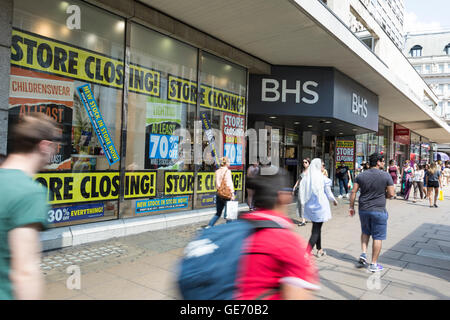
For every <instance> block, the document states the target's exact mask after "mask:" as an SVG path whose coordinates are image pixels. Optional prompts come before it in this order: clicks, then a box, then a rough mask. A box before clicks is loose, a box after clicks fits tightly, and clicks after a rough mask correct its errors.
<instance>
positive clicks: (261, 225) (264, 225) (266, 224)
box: [242, 219, 285, 229]
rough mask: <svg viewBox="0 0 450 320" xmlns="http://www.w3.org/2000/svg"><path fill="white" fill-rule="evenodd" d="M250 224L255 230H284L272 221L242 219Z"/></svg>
mask: <svg viewBox="0 0 450 320" xmlns="http://www.w3.org/2000/svg"><path fill="white" fill-rule="evenodd" d="M242 220H245V221H247V222H248V223H250V224H251V225H252V226H253V228H255V229H285V227H283V226H281V225H280V224H278V223H277V222H275V221H273V220H250V219H242Z"/></svg>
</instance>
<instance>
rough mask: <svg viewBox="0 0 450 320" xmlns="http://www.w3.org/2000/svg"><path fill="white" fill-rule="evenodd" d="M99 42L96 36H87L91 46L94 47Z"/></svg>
mask: <svg viewBox="0 0 450 320" xmlns="http://www.w3.org/2000/svg"><path fill="white" fill-rule="evenodd" d="M96 41H97V36H96V35H95V34H92V33H91V34H90V35H88V36H87V42H88V44H89V45H93V44H94V43H95V42H96Z"/></svg>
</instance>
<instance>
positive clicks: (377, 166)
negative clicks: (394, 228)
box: [350, 153, 395, 272]
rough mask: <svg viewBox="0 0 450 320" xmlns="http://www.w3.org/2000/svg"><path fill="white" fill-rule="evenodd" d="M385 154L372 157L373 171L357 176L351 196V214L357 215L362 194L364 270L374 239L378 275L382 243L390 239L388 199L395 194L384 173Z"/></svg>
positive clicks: (373, 265)
mask: <svg viewBox="0 0 450 320" xmlns="http://www.w3.org/2000/svg"><path fill="white" fill-rule="evenodd" d="M384 164H385V162H384V158H383V155H381V154H378V153H374V154H372V155H371V156H370V157H369V165H370V169H369V170H366V171H364V172H363V173H361V174H359V175H358V176H357V177H356V180H355V183H354V185H353V189H352V194H351V197H350V215H351V216H354V215H355V207H354V205H355V198H356V193H357V192H358V190H359V191H360V192H361V194H360V196H359V200H358V206H359V218H360V221H361V230H362V234H361V249H362V253H361V255H360V257H359V263H360V266H361V267H364V266H367V255H366V253H367V246H368V245H369V239H370V237H371V236H372V239H373V248H372V261H371V263H370V265H369V270H370V271H372V272H377V271H381V270H383V267H382V266H381V265H380V264H378V263H377V260H378V257H379V255H380V252H381V245H382V240H386V232H387V220H388V213H387V210H386V198H392V197H393V196H394V195H395V190H394V183H393V181H392V178H391V176H390V175H389V174H388V173H387V172H385V171H384Z"/></svg>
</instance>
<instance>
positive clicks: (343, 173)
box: [337, 166, 350, 179]
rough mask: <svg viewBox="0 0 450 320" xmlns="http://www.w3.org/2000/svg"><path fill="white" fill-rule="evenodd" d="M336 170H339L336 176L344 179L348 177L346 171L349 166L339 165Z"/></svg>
mask: <svg viewBox="0 0 450 320" xmlns="http://www.w3.org/2000/svg"><path fill="white" fill-rule="evenodd" d="M338 170H340V172H338V173H337V177H338V178H339V179H345V178H347V179H348V173H347V172H348V171H349V170H350V169H349V167H347V166H339V167H338Z"/></svg>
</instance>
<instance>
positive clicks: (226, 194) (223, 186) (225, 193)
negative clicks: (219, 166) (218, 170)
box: [217, 170, 233, 200]
mask: <svg viewBox="0 0 450 320" xmlns="http://www.w3.org/2000/svg"><path fill="white" fill-rule="evenodd" d="M227 172H228V170H227V171H225V174H224V175H223V177H222V182H221V183H220V186H219V189H217V194H218V195H219V197H221V198H222V199H225V200H230V199H231V198H232V197H233V193H232V192H231V189H230V187H229V186H227V183H226V181H225V175H226V174H227Z"/></svg>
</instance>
